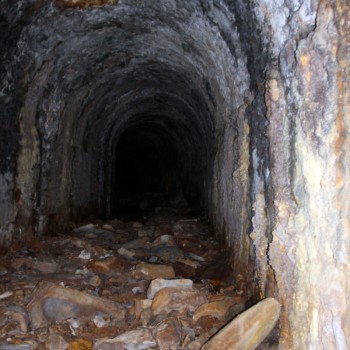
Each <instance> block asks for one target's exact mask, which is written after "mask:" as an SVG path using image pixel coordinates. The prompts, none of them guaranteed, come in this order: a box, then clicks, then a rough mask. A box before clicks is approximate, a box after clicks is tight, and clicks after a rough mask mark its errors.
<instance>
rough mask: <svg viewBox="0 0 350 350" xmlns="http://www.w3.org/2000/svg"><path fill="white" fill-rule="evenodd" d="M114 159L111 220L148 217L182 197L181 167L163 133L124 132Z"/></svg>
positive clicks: (151, 130) (148, 129) (144, 129)
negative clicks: (123, 216)
mask: <svg viewBox="0 0 350 350" xmlns="http://www.w3.org/2000/svg"><path fill="white" fill-rule="evenodd" d="M115 159H116V160H115V170H114V171H115V176H114V198H113V199H114V200H113V211H112V216H118V215H120V214H136V213H148V212H149V211H151V210H153V209H154V208H155V207H157V206H161V205H164V204H165V202H166V201H170V200H172V199H174V198H176V197H177V196H180V195H181V193H182V188H181V178H180V174H179V171H180V165H179V162H178V158H177V154H176V151H175V149H174V146H173V145H172V144H171V142H170V140H169V139H168V138H167V135H166V134H165V132H164V131H163V132H162V130H158V129H157V128H156V127H153V128H152V127H150V126H142V125H140V126H135V127H134V128H130V129H128V130H126V131H125V132H124V133H123V134H122V135H121V137H120V139H119V142H118V144H117V147H116V152H115Z"/></svg>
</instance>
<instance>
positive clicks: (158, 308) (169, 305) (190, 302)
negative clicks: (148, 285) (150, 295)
mask: <svg viewBox="0 0 350 350" xmlns="http://www.w3.org/2000/svg"><path fill="white" fill-rule="evenodd" d="M206 302H207V298H206V296H205V294H204V293H203V292H200V291H198V290H195V289H181V288H163V289H161V290H160V291H159V292H158V293H157V294H156V295H155V297H154V300H153V303H152V311H153V314H154V315H158V314H168V313H170V312H171V311H177V312H179V313H183V312H186V311H189V312H194V310H195V309H196V308H197V307H198V306H200V305H202V304H205V303H206Z"/></svg>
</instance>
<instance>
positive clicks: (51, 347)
mask: <svg viewBox="0 0 350 350" xmlns="http://www.w3.org/2000/svg"><path fill="white" fill-rule="evenodd" d="M67 346H68V343H67V342H66V341H65V340H64V338H63V337H62V336H60V335H59V334H55V333H53V334H50V335H49V336H48V338H47V341H46V348H47V349H48V350H66V349H67Z"/></svg>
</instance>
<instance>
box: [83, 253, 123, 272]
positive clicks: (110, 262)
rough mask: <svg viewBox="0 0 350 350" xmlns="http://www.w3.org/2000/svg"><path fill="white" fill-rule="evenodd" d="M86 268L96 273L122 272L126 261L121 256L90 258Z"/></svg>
mask: <svg viewBox="0 0 350 350" xmlns="http://www.w3.org/2000/svg"><path fill="white" fill-rule="evenodd" d="M86 267H87V269H88V270H89V271H92V272H97V273H110V272H123V271H124V269H125V267H126V261H125V260H124V259H123V258H121V257H116V256H111V257H108V258H106V259H101V260H91V261H89V262H88V264H87V265H86Z"/></svg>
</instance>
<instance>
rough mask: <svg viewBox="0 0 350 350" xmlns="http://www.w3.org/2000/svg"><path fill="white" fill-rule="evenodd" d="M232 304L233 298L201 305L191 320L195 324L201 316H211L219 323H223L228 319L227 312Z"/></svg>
mask: <svg viewBox="0 0 350 350" xmlns="http://www.w3.org/2000/svg"><path fill="white" fill-rule="evenodd" d="M234 303H235V299H234V298H225V299H223V300H218V301H213V302H211V303H207V304H203V305H201V306H200V307H199V308H198V309H197V310H196V311H195V313H194V314H193V320H194V321H195V322H197V321H198V320H199V319H200V318H201V317H203V316H212V317H215V318H217V319H218V320H220V321H225V320H226V319H228V312H229V310H230V308H231V307H232V305H234Z"/></svg>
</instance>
